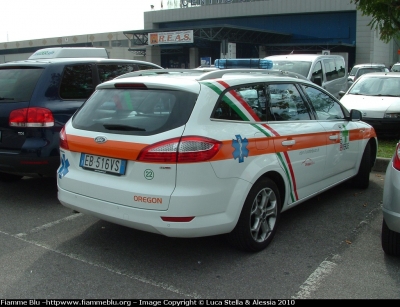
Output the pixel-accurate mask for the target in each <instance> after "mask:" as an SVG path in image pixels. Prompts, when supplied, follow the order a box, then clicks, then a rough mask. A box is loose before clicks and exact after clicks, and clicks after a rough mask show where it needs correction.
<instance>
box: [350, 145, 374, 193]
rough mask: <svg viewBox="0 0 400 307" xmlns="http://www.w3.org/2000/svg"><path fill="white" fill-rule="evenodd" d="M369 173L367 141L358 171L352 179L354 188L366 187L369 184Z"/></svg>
mask: <svg viewBox="0 0 400 307" xmlns="http://www.w3.org/2000/svg"><path fill="white" fill-rule="evenodd" d="M370 173H371V145H370V144H369V143H368V144H367V146H365V150H364V153H363V156H362V159H361V163H360V168H359V169H358V173H357V175H356V176H355V177H353V179H352V184H353V186H354V187H355V188H360V189H366V188H368V186H369V175H370Z"/></svg>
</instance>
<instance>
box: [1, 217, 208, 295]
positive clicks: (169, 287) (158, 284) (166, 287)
mask: <svg viewBox="0 0 400 307" xmlns="http://www.w3.org/2000/svg"><path fill="white" fill-rule="evenodd" d="M79 214H81V213H79ZM76 215H78V214H76ZM74 216H75V215H71V216H68V217H66V218H64V219H61V220H58V221H55V222H52V223H49V224H46V225H51V226H53V225H55V224H58V223H61V222H62V221H64V220H66V219H72V218H74ZM44 226H45V225H43V226H40V227H37V228H34V229H32V230H35V232H36V231H38V229H43V228H46V227H44ZM31 232H32V231H30V232H29V233H31ZM0 233H2V234H4V235H7V236H10V237H13V238H16V239H18V240H21V241H24V242H26V243H29V244H32V245H35V246H37V247H41V248H44V249H47V250H49V251H52V252H54V253H57V254H59V255H62V256H65V257H68V258H71V259H74V260H77V261H80V262H83V263H86V264H89V265H91V266H95V267H98V268H101V269H104V270H107V271H109V272H112V273H114V274H118V275H121V276H124V277H128V278H130V279H134V280H136V281H140V282H142V283H145V284H148V285H151V286H154V287H158V288H162V289H164V290H167V291H171V292H173V293H177V294H180V295H183V296H187V297H189V298H194V299H199V298H201V296H200V295H199V294H197V293H195V292H194V293H185V292H183V291H181V290H180V289H177V288H176V287H174V286H172V285H169V284H166V283H163V282H157V281H154V280H151V279H147V278H144V277H141V276H139V275H135V274H126V273H122V272H120V271H118V270H116V269H114V268H111V267H108V266H105V265H102V264H99V263H95V262H91V261H88V260H86V259H83V258H81V257H80V256H79V255H76V254H67V253H64V252H62V251H59V250H56V249H53V248H51V247H50V246H47V245H44V244H42V243H39V242H36V241H32V240H27V239H26V238H24V237H23V236H25V235H26V234H17V235H13V234H10V233H7V232H4V231H1V230H0Z"/></svg>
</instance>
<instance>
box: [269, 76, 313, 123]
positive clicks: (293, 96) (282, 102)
mask: <svg viewBox="0 0 400 307" xmlns="http://www.w3.org/2000/svg"><path fill="white" fill-rule="evenodd" d="M268 92H269V97H270V103H269V106H268V112H267V113H269V114H271V116H272V118H273V120H277V121H284V120H308V119H310V113H309V111H308V109H307V107H306V105H305V104H304V101H303V99H302V98H301V96H300V93H299V92H298V90H297V88H296V86H295V85H294V84H290V83H286V84H270V85H269V86H268Z"/></svg>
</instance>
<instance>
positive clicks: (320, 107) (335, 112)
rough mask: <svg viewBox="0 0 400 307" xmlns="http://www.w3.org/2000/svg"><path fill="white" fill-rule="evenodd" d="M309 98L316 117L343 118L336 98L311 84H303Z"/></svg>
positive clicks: (321, 118)
mask: <svg viewBox="0 0 400 307" xmlns="http://www.w3.org/2000/svg"><path fill="white" fill-rule="evenodd" d="M303 88H304V91H305V92H306V93H307V95H308V97H309V98H310V101H311V104H312V106H313V108H314V110H315V112H316V114H317V119H320V120H323V119H343V118H344V114H343V111H342V108H341V107H340V105H339V104H338V103H337V101H336V100H334V99H333V98H331V97H330V96H329V95H327V94H325V93H324V92H321V91H320V90H319V89H317V88H315V87H311V86H303Z"/></svg>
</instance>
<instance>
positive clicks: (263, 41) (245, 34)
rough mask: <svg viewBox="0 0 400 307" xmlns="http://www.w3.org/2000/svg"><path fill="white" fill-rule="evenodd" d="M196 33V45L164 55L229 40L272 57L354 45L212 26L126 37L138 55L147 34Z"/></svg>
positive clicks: (164, 50)
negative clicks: (276, 54)
mask: <svg viewBox="0 0 400 307" xmlns="http://www.w3.org/2000/svg"><path fill="white" fill-rule="evenodd" d="M186 30H193V36H194V43H193V44H186V43H185V44H171V45H168V44H166V45H162V46H160V47H161V48H160V50H161V54H169V53H180V52H182V49H183V48H184V47H203V46H205V45H207V43H210V42H221V41H223V40H227V41H228V42H230V43H245V44H253V45H259V46H263V48H265V51H267V52H268V53H270V54H273V53H276V52H278V53H279V52H285V53H286V52H288V53H290V52H291V51H293V50H296V51H304V52H306V53H307V52H309V51H312V52H316V51H320V50H323V49H328V50H335V51H336V52H350V50H353V49H354V48H355V45H350V44H345V43H342V42H316V43H298V42H293V37H292V34H290V33H281V32H275V31H267V30H262V29H257V28H246V27H237V26H233V25H229V24H223V25H209V26H204V27H180V28H159V29H144V30H134V31H124V32H123V33H124V35H125V36H126V37H127V38H128V39H130V40H131V41H132V48H130V49H129V51H133V52H136V53H137V54H145V53H146V47H147V46H148V40H149V37H148V34H149V33H155V32H175V31H186Z"/></svg>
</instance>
